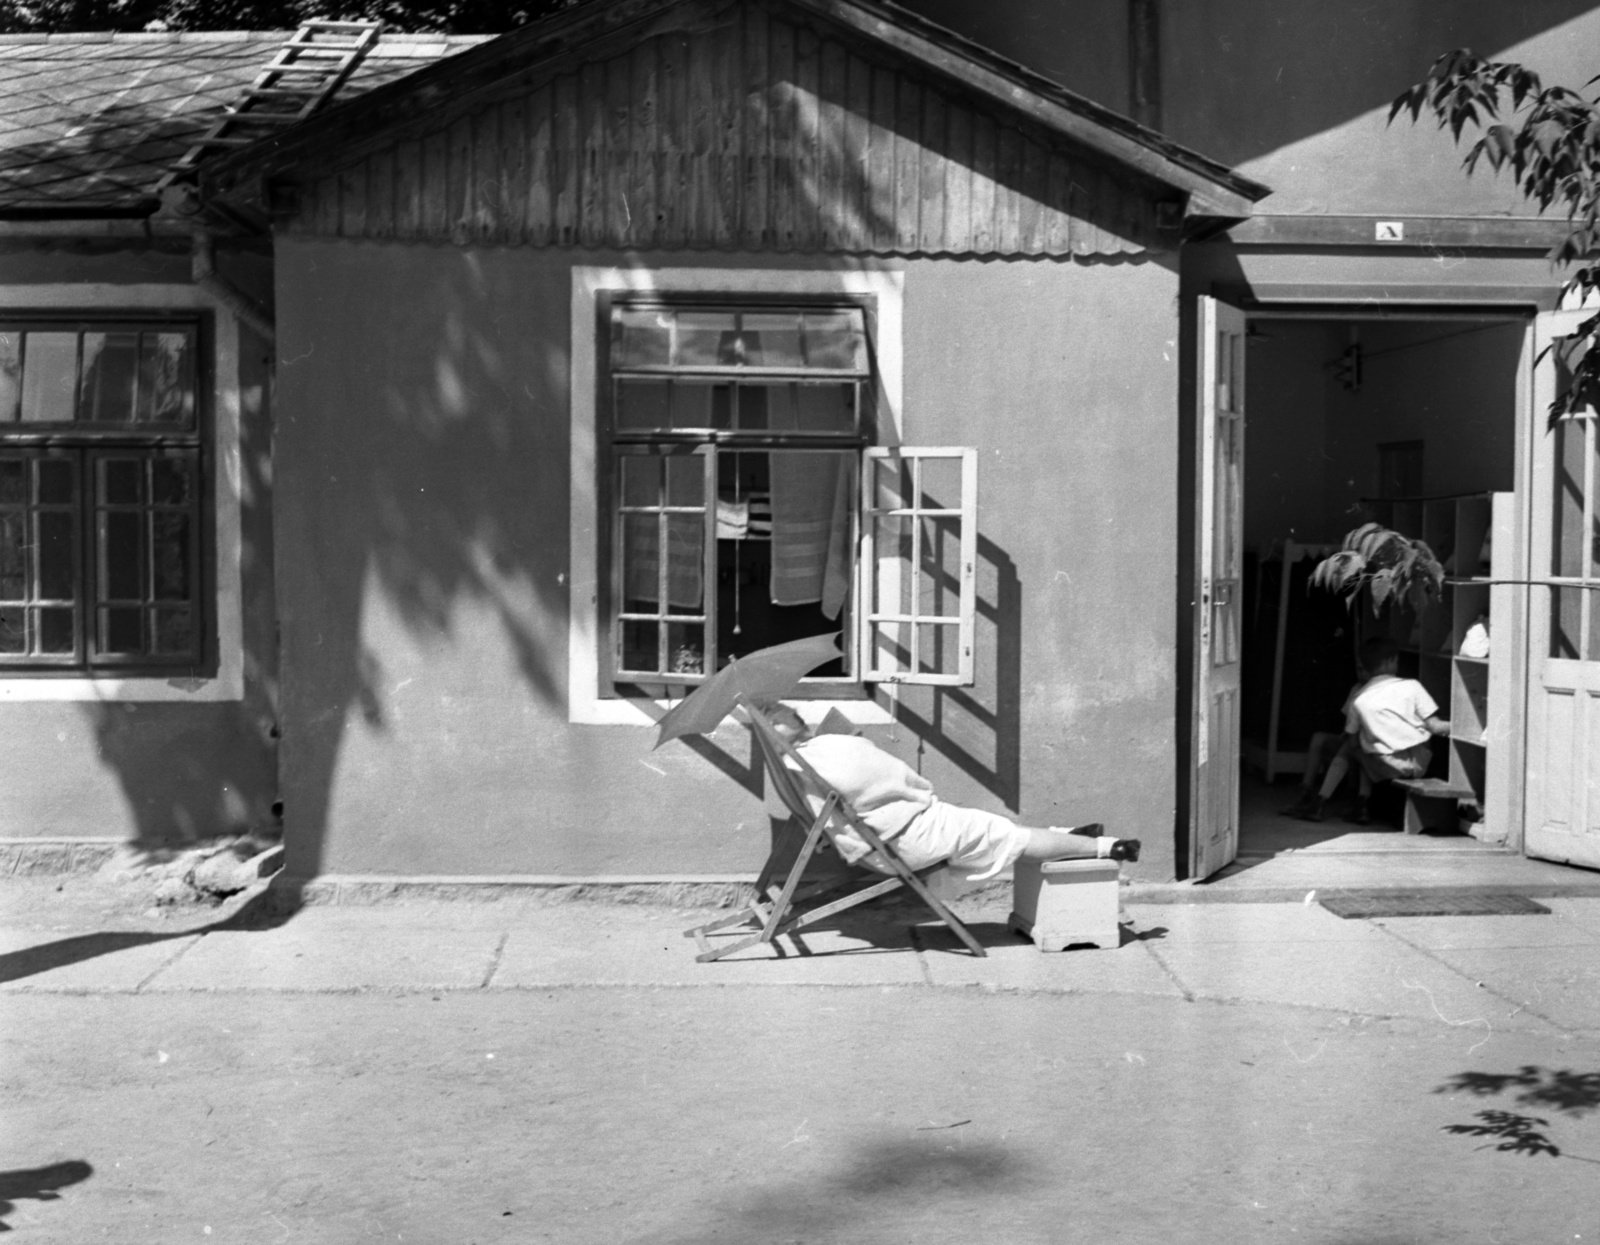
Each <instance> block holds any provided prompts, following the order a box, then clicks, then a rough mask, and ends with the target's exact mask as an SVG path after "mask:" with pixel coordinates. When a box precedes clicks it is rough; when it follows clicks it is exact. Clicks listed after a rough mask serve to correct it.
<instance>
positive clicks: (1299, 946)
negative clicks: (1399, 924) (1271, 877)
mask: <svg viewBox="0 0 1600 1245" xmlns="http://www.w3.org/2000/svg"><path fill="white" fill-rule="evenodd" d="M1369 933H1370V937H1367V938H1363V939H1359V940H1354V939H1348V940H1338V941H1333V942H1295V943H1272V942H1259V943H1252V944H1250V945H1248V946H1243V945H1239V944H1232V945H1225V944H1207V943H1197V942H1188V941H1182V942H1180V941H1173V942H1159V943H1149V944H1147V945H1148V946H1149V949H1150V952H1151V954H1152V955H1154V956H1155V957H1156V958H1157V959H1158V960H1160V961H1161V963H1162V964H1163V965H1165V966H1166V967H1167V968H1168V969H1169V970H1170V971H1171V972H1172V974H1173V976H1174V978H1175V979H1176V980H1177V981H1178V983H1179V984H1180V985H1182V986H1183V987H1184V988H1185V989H1186V990H1187V991H1189V992H1190V993H1191V994H1192V995H1193V996H1194V997H1196V998H1206V999H1215V1000H1229V1001H1253V1002H1262V1003H1278V1004H1288V1005H1291V1006H1299V1007H1315V1008H1321V1009H1325V1010H1334V1011H1340V1012H1350V1013H1354V1014H1358V1015H1367V1016H1405V1017H1411V1018H1414V1019H1418V1020H1428V1021H1434V1022H1438V1021H1443V1022H1444V1023H1445V1024H1451V1025H1456V1024H1460V1025H1467V1024H1475V1025H1480V1026H1485V1027H1487V1026H1490V1025H1491V1023H1492V1022H1491V1020H1490V1016H1489V1013H1490V1012H1491V1011H1496V1010H1499V1011H1503V1010H1505V1009H1504V1008H1503V1007H1502V1005H1501V1004H1502V1001H1501V1000H1499V999H1494V998H1492V997H1491V996H1490V995H1488V994H1487V993H1486V992H1485V991H1484V990H1483V989H1480V988H1478V987H1477V986H1476V985H1475V982H1474V980H1469V979H1466V978H1464V977H1463V976H1462V975H1461V974H1460V973H1459V972H1456V971H1453V970H1452V968H1451V967H1450V966H1448V965H1446V964H1444V963H1441V962H1440V961H1439V960H1437V959H1435V958H1433V957H1432V956H1430V955H1428V954H1426V953H1424V952H1422V951H1419V950H1416V949H1414V948H1412V947H1409V946H1407V945H1406V944H1404V943H1402V942H1401V941H1399V940H1398V939H1396V938H1391V937H1389V936H1388V935H1387V934H1385V933H1384V932H1383V931H1381V930H1377V929H1372V930H1370V931H1369ZM1526 1023H1527V1024H1528V1025H1530V1026H1536V1025H1539V1024H1540V1023H1541V1022H1539V1021H1538V1020H1537V1018H1534V1017H1528V1018H1526Z"/></svg>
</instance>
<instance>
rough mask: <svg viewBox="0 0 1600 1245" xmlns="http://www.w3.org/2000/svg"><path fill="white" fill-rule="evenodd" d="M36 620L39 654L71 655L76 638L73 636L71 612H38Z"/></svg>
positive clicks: (55, 610) (60, 610)
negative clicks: (37, 622) (37, 623)
mask: <svg viewBox="0 0 1600 1245" xmlns="http://www.w3.org/2000/svg"><path fill="white" fill-rule="evenodd" d="M38 618H39V651H40V652H41V653H71V652H73V651H75V650H76V649H77V647H78V645H77V637H76V636H75V635H74V634H73V626H72V618H73V611H72V610H70V609H54V610H48V609H47V610H40V611H39V612H38Z"/></svg>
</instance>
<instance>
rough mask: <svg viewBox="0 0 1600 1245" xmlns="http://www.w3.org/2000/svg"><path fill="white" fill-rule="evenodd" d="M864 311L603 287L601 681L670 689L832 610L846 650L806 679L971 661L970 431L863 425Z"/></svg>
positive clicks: (940, 675) (841, 304)
mask: <svg viewBox="0 0 1600 1245" xmlns="http://www.w3.org/2000/svg"><path fill="white" fill-rule="evenodd" d="M870 310H871V308H870V306H869V305H867V304H865V303H864V302H862V301H854V302H848V301H824V300H818V301H808V302H789V303H778V304H771V303H763V302H758V301H755V300H751V301H749V302H746V303H742V304H729V303H721V304H715V303H705V302H700V303H697V302H691V301H678V302H673V301H666V300H662V299H660V298H659V297H657V296H646V297H644V298H637V299H622V298H619V299H616V300H615V301H613V302H612V304H611V306H610V308H609V312H608V314H607V316H606V318H605V326H606V327H605V334H606V339H607V344H608V350H607V352H606V364H605V406H604V411H605V436H604V438H603V444H604V445H605V446H606V447H607V455H606V457H605V459H604V460H603V462H602V464H601V470H602V472H603V475H604V480H605V483H604V485H603V488H602V495H604V496H606V497H607V498H608V504H607V506H606V510H605V513H606V516H607V527H606V530H605V531H604V533H603V535H602V538H601V539H602V543H603V546H604V548H605V549H606V553H607V558H608V562H609V568H608V569H609V574H607V575H604V576H602V577H601V578H600V581H599V584H598V585H597V587H599V588H600V591H601V592H602V594H603V596H604V601H603V605H602V609H603V612H604V617H605V618H606V620H607V622H608V624H609V630H608V634H607V635H606V639H605V648H606V653H605V660H604V661H603V662H602V678H603V679H604V681H605V682H606V683H608V685H609V686H610V688H611V690H612V692H613V694H622V695H628V694H636V691H635V689H638V688H645V689H651V690H652V691H654V692H656V694H660V693H661V692H662V691H665V690H666V689H669V688H674V687H676V688H678V689H679V690H680V691H681V689H682V688H683V687H684V686H685V685H692V684H695V683H698V682H700V681H701V680H703V679H704V678H705V677H706V676H707V675H708V674H711V673H713V672H715V671H716V670H717V669H719V668H721V666H723V665H725V664H726V663H727V662H728V661H729V660H731V659H732V658H734V657H737V656H739V655H741V654H744V653H749V652H753V651H755V650H756V649H760V648H765V647H767V646H769V645H772V644H779V643H782V642H784V641H787V640H793V639H799V638H801V637H804V636H810V635H819V634H826V633H828V632H834V631H838V632H842V634H843V636H844V641H845V642H844V645H843V647H844V651H845V656H844V657H843V658H842V659H841V660H840V661H838V662H835V663H832V664H830V665H828V666H824V667H822V668H820V669H819V670H817V671H815V672H813V674H812V675H811V676H810V679H809V680H808V682H809V683H810V685H811V687H812V690H813V691H814V692H816V693H818V694H822V695H839V694H841V693H842V692H845V690H846V689H849V690H850V691H852V692H854V691H856V689H858V688H859V686H860V685H861V684H863V683H866V682H929V683H963V682H971V679H972V668H973V663H972V632H973V627H972V614H973V604H974V602H973V595H974V574H973V567H974V563H975V560H976V559H975V546H976V501H975V498H976V452H975V451H972V450H963V449H920V448H916V449H913V448H894V449H890V448H887V447H883V446H879V445H876V444H874V443H875V442H876V441H877V440H879V439H880V430H879V428H878V427H877V420H876V416H875V412H876V411H877V409H878V403H877V402H876V400H875V395H874V386H875V376H874V369H873V350H872V343H871V329H872V317H871V315H870V314H869V313H870ZM863 568H866V569H867V573H865V574H864V573H863ZM856 694H859V692H856Z"/></svg>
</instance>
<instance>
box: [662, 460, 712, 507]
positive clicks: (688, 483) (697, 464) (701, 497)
mask: <svg viewBox="0 0 1600 1245" xmlns="http://www.w3.org/2000/svg"><path fill="white" fill-rule="evenodd" d="M705 502H706V460H705V458H704V456H703V455H700V454H674V455H673V456H672V457H670V458H668V459H667V505H669V506H704V505H705Z"/></svg>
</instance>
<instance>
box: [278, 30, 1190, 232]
mask: <svg viewBox="0 0 1600 1245" xmlns="http://www.w3.org/2000/svg"><path fill="white" fill-rule="evenodd" d="M862 52H863V49H861V48H860V47H858V46H852V45H850V44H849V43H848V41H847V39H846V38H839V37H834V36H833V35H832V34H831V33H830V34H819V33H818V32H817V31H816V30H814V29H811V28H809V27H807V26H805V25H801V24H797V23H791V22H788V21H784V20H779V19H777V18H775V17H773V16H771V15H770V14H768V13H766V12H764V11H763V10H762V9H761V8H760V7H758V6H755V5H739V6H736V7H734V8H731V9H724V10H722V12H721V14H720V18H719V20H718V21H717V22H716V23H713V24H712V25H711V27H710V28H709V29H698V30H689V31H672V32H669V33H664V34H658V35H655V36H653V37H651V38H648V39H645V40H643V41H641V42H639V43H637V44H636V45H635V46H634V47H633V48H632V49H631V50H629V51H627V52H625V53H623V54H621V55H615V56H612V57H610V58H609V59H605V60H601V61H595V62H591V63H587V64H583V65H581V66H578V67H576V68H571V69H570V71H568V72H561V73H558V74H555V75H553V76H551V75H545V76H544V77H543V80H542V81H539V80H536V81H535V82H534V84H533V85H531V86H526V85H525V86H521V87H520V88H519V89H518V93H516V94H514V95H513V94H508V95H506V96H504V97H502V98H499V99H496V100H494V101H492V102H489V103H486V104H479V106H477V107H476V108H475V110H474V111H472V112H470V113H468V112H463V113H461V114H460V115H457V116H455V117H454V118H450V117H441V118H440V120H439V121H438V122H435V124H436V125H440V126H441V127H442V128H436V129H433V130H431V131H428V130H425V129H422V128H421V127H422V126H424V125H426V124H427V122H426V121H425V120H424V121H419V123H418V128H417V129H416V130H413V132H412V133H410V134H408V135H405V136H403V137H402V138H400V139H398V140H396V141H393V142H392V143H390V145H388V146H387V147H381V148H378V149H376V150H370V151H368V152H366V153H364V154H363V155H362V157H361V158H360V159H359V160H358V161H357V162H355V163H353V164H350V165H348V166H347V167H345V168H344V169H343V170H342V171H340V172H338V173H336V174H332V175H326V176H322V177H318V178H315V179H313V180H311V181H309V182H308V183H307V184H306V185H304V186H303V187H302V189H301V190H300V192H299V193H298V194H297V195H296V196H295V199H294V207H293V209H292V210H291V212H290V214H289V217H288V219H287V220H286V221H284V222H283V223H284V225H285V226H286V228H287V229H288V231H290V232H294V233H311V234H316V235H322V236H336V237H346V238H368V239H408V240H409V239H414V240H431V241H445V240H449V241H453V242H457V243H470V242H477V243H485V244H492V245H530V246H577V247H617V248H626V249H644V248H649V249H669V250H670V249H683V248H691V249H716V250H741V251H824V252H827V251H835V252H858V253H859V252H867V253H877V254H907V253H928V254H939V253H945V254H969V255H1049V256H1067V255H1080V256H1089V255H1117V254H1124V253H1129V252H1137V251H1141V250H1144V249H1145V248H1146V247H1147V246H1150V245H1155V244H1158V235H1157V233H1156V228H1155V219H1154V218H1155V204H1154V201H1153V200H1154V198H1155V190H1154V188H1152V187H1146V186H1144V185H1141V184H1138V183H1137V182H1136V181H1135V180H1134V178H1132V177H1131V176H1128V175H1125V174H1119V173H1113V172H1112V171H1110V170H1109V169H1108V168H1107V167H1106V166H1105V164H1104V162H1103V161H1102V162H1096V161H1094V160H1091V159H1089V158H1088V157H1086V156H1085V155H1083V154H1081V153H1079V152H1077V151H1075V150H1072V149H1070V148H1068V147H1067V146H1066V145H1065V144H1063V143H1062V142H1061V141H1060V140H1054V141H1052V140H1051V139H1050V138H1049V137H1048V136H1046V135H1045V134H1044V133H1043V132H1042V131H1039V130H1036V129H1034V128H1032V127H1031V123H1028V122H1026V121H1021V119H1015V118H1014V119H1001V118H999V117H997V115H996V114H997V111H998V110H995V109H993V108H992V106H991V107H990V108H985V107H982V106H979V105H977V104H976V103H975V102H974V101H972V100H970V99H967V98H963V97H962V95H961V94H960V92H959V89H958V88H956V87H955V86H954V85H953V84H949V83H943V82H939V83H935V82H932V81H929V80H927V79H926V78H922V77H918V76H914V75H913V74H911V73H910V72H907V71H906V70H904V69H896V68H891V67H888V66H886V65H884V64H883V63H882V59H883V58H882V53H881V51H880V52H879V53H878V55H877V56H876V57H875V59H873V60H869V59H867V57H866V56H864V55H863V54H862ZM1019 122H1020V123H1019Z"/></svg>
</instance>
